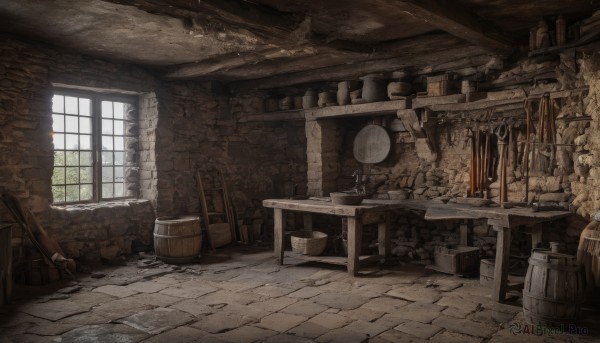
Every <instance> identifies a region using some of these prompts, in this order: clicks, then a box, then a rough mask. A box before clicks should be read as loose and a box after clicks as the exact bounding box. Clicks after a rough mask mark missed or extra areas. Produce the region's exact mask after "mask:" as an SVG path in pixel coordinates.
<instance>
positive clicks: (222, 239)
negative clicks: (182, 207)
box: [196, 170, 236, 250]
mask: <svg viewBox="0 0 600 343" xmlns="http://www.w3.org/2000/svg"><path fill="white" fill-rule="evenodd" d="M196 181H197V185H198V193H199V196H200V206H201V210H202V222H203V223H204V228H205V230H206V232H207V236H208V243H209V245H210V247H211V249H213V250H214V249H215V248H218V247H221V246H225V245H227V244H229V243H231V242H232V241H233V240H234V239H236V219H235V209H234V207H233V203H232V202H231V196H230V195H229V190H228V188H227V184H226V183H225V178H224V177H223V172H222V171H221V170H219V181H220V186H218V187H215V188H212V189H209V190H208V191H209V192H218V193H219V195H220V196H221V199H222V201H223V212H209V211H208V205H207V201H206V190H205V188H204V183H203V182H202V174H201V173H200V171H197V172H196ZM214 217H221V219H222V222H214V220H212V219H213V218H214Z"/></svg>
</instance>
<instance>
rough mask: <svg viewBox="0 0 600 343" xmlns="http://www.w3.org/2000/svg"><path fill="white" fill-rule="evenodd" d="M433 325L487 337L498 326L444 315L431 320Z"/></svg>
mask: <svg viewBox="0 0 600 343" xmlns="http://www.w3.org/2000/svg"><path fill="white" fill-rule="evenodd" d="M433 325H436V326H440V327H443V328H444V329H446V330H449V331H454V332H458V333H462V334H465V335H469V336H474V337H482V338H486V337H489V336H491V335H492V334H493V333H494V332H496V331H497V330H498V327H492V326H488V325H484V324H480V323H476V322H473V321H470V320H466V319H457V318H452V317H446V316H440V317H438V318H436V319H435V320H434V321H433Z"/></svg>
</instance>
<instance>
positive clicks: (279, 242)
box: [273, 208, 285, 264]
mask: <svg viewBox="0 0 600 343" xmlns="http://www.w3.org/2000/svg"><path fill="white" fill-rule="evenodd" d="M273 219H274V232H273V236H274V239H275V242H274V244H275V258H276V259H277V262H278V263H279V264H283V247H284V237H285V219H284V218H283V210H282V209H280V208H276V209H274V218H273Z"/></svg>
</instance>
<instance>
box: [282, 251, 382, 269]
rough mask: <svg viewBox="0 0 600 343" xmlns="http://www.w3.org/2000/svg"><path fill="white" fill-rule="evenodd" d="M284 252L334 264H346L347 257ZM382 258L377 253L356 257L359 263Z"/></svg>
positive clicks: (295, 256) (288, 256)
mask: <svg viewBox="0 0 600 343" xmlns="http://www.w3.org/2000/svg"><path fill="white" fill-rule="evenodd" d="M284 254H285V258H295V259H299V260H306V261H309V262H319V263H327V264H335V265H338V266H347V265H348V257H345V256H309V255H302V254H297V253H295V252H292V251H285V252H284ZM382 259H383V256H379V255H365V256H360V257H359V258H358V261H359V263H360V265H363V264H366V263H370V262H377V261H379V260H382Z"/></svg>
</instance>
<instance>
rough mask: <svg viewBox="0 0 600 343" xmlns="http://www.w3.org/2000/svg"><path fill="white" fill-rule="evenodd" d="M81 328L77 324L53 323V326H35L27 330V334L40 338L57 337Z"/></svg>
mask: <svg viewBox="0 0 600 343" xmlns="http://www.w3.org/2000/svg"><path fill="white" fill-rule="evenodd" d="M77 327H79V325H77V324H60V323H51V324H41V325H39V324H38V325H34V326H32V327H30V328H28V329H27V330H25V333H30V334H33V335H38V336H57V335H61V334H63V333H65V332H67V331H71V330H73V329H75V328H77Z"/></svg>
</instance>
